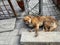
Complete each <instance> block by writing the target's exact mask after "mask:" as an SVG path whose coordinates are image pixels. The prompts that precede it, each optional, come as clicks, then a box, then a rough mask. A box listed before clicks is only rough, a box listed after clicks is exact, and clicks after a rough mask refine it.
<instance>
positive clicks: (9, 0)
mask: <svg viewBox="0 0 60 45" xmlns="http://www.w3.org/2000/svg"><path fill="white" fill-rule="evenodd" d="M8 2H9V4H10V7H11V8H12V11H13V13H14V15H15V17H16V18H17V14H16V12H15V10H14V7H13V5H12V3H11V0H8Z"/></svg>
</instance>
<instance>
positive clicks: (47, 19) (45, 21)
mask: <svg viewBox="0 0 60 45" xmlns="http://www.w3.org/2000/svg"><path fill="white" fill-rule="evenodd" d="M23 21H24V22H25V23H26V24H28V25H29V26H32V27H34V29H35V37H37V36H38V30H39V27H40V26H42V25H44V26H43V30H44V31H48V30H49V31H52V30H54V29H55V28H56V27H57V24H56V19H54V18H52V17H51V16H31V15H29V16H25V17H24V19H23Z"/></svg>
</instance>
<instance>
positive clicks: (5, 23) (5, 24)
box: [0, 18, 16, 32]
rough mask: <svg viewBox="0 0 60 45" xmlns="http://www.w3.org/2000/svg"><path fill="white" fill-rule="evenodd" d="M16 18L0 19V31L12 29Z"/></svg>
mask: <svg viewBox="0 0 60 45" xmlns="http://www.w3.org/2000/svg"><path fill="white" fill-rule="evenodd" d="M15 21H16V18H12V19H5V20H0V32H1V31H9V30H13V29H14V27H15Z"/></svg>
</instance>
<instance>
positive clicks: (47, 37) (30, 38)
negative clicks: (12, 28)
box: [20, 32, 60, 43]
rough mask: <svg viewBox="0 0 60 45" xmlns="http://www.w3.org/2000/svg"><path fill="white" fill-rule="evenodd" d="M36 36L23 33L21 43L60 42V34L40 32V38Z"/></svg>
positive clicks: (30, 33) (31, 33)
mask: <svg viewBox="0 0 60 45" xmlns="http://www.w3.org/2000/svg"><path fill="white" fill-rule="evenodd" d="M34 35H35V34H34V32H22V36H21V40H20V42H21V43H25V42H28V43H29V42H60V32H39V36H38V37H34Z"/></svg>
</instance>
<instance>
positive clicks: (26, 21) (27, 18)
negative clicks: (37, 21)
mask: <svg viewBox="0 0 60 45" xmlns="http://www.w3.org/2000/svg"><path fill="white" fill-rule="evenodd" d="M31 18H32V16H25V17H24V18H23V21H24V23H25V24H29V23H31Z"/></svg>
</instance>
